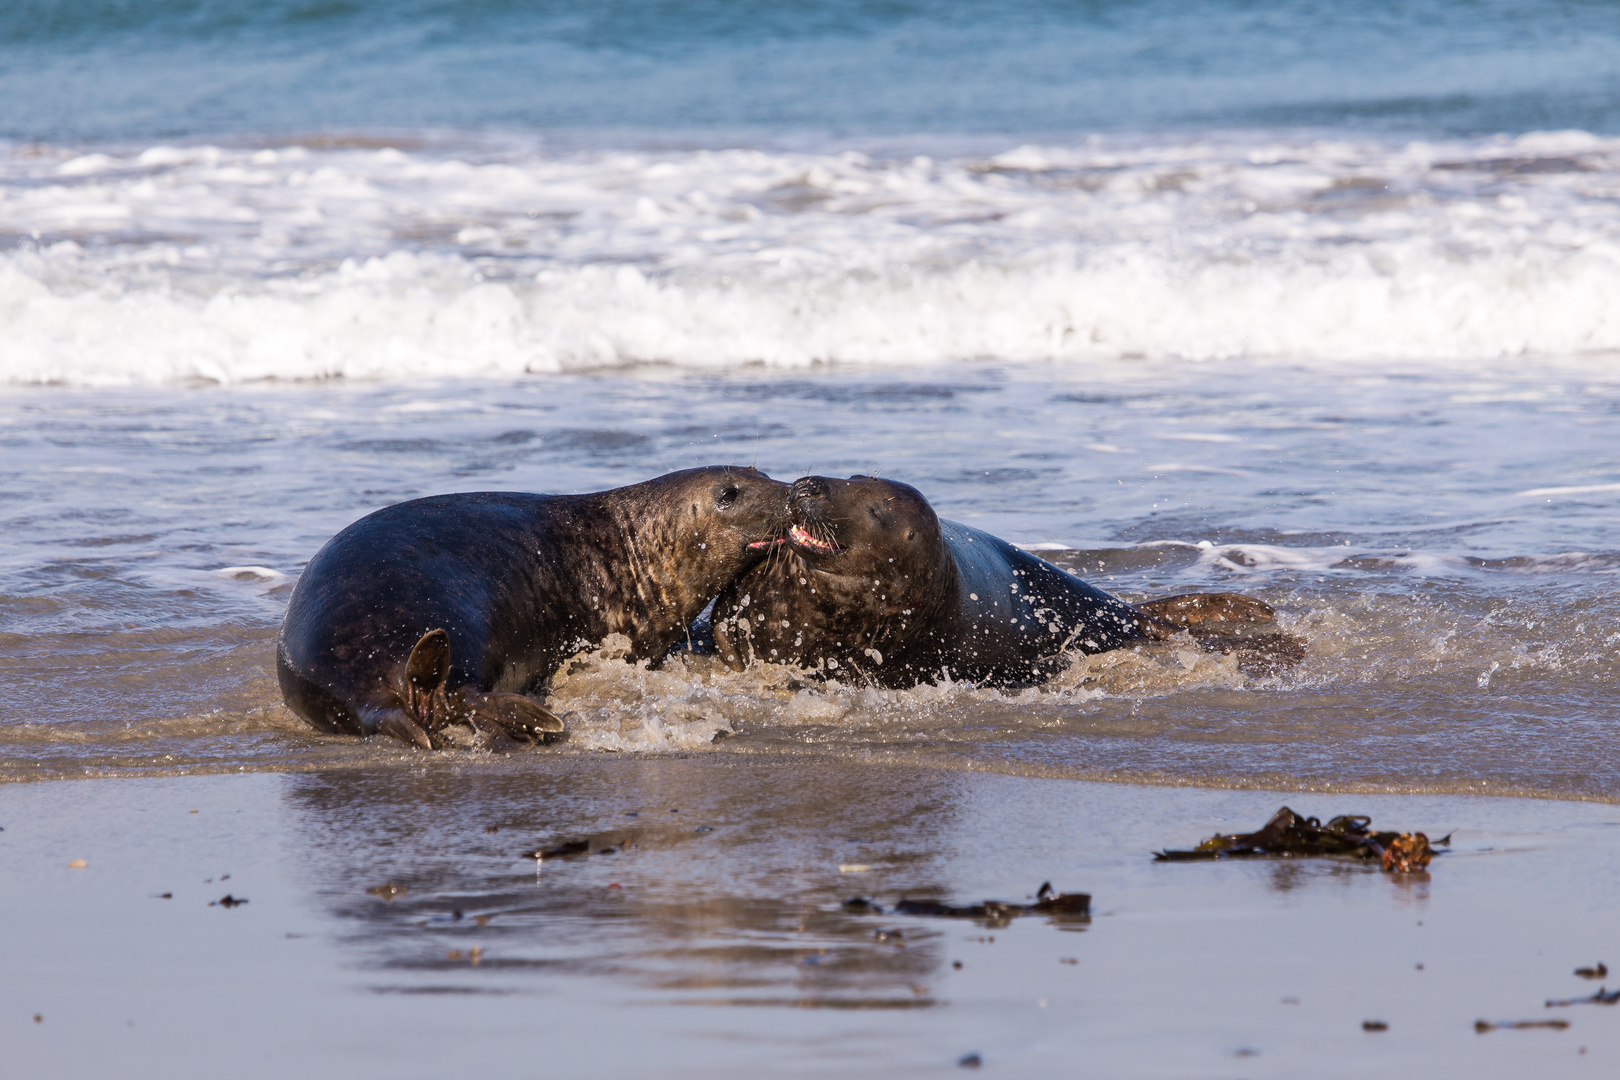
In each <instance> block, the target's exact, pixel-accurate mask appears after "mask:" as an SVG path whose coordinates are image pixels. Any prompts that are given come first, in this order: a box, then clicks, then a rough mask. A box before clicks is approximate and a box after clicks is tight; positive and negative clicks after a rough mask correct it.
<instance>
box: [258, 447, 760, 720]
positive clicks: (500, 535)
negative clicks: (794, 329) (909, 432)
mask: <svg viewBox="0 0 1620 1080" xmlns="http://www.w3.org/2000/svg"><path fill="white" fill-rule="evenodd" d="M787 490H788V488H787V485H786V484H783V483H781V482H779V481H776V480H772V479H771V478H770V477H768V476H766V475H765V474H764V473H761V472H759V471H757V470H755V469H750V468H732V467H720V466H716V467H712V468H702V469H687V470H685V471H683V472H675V473H670V474H669V475H667V476H661V477H658V478H657V479H656V480H649V481H647V482H646V483H642V484H633V485H631V486H629V487H622V488H615V489H613V490H611V491H602V492H597V493H594V494H590V495H529V494H521V493H502V492H479V493H475V494H464V495H437V496H434V497H432V498H426V499H414V500H412V501H410V502H404V503H399V504H398V505H395V506H390V507H387V508H385V509H382V510H378V511H377V512H376V513H374V514H371V515H369V516H367V517H364V518H362V519H360V520H359V521H357V522H355V523H354V524H353V525H350V526H349V527H348V528H346V529H344V530H343V531H342V532H340V533H338V534H337V535H336V536H335V537H333V538H332V539H331V540H330V541H328V542H327V544H326V545H325V546H324V547H322V548H321V550H320V551H319V552H317V553H316V555H315V557H314V558H313V559H311V560H310V562H309V565H308V566H307V567H306V568H305V569H304V573H303V576H302V577H301V578H300V579H299V581H298V586H297V588H296V589H294V590H293V595H292V600H291V602H290V603H289V604H288V606H287V614H286V617H285V619H284V620H283V621H282V626H281V638H280V641H279V643H278V647H277V650H276V669H277V673H278V674H279V676H280V679H281V690H282V694H283V695H284V696H285V698H286V701H287V704H288V705H289V706H290V707H291V708H292V709H293V711H294V712H296V713H298V715H300V716H302V717H303V718H304V719H305V720H308V721H309V722H310V723H311V724H313V725H314V726H315V727H317V728H319V729H321V730H322V731H328V732H333V733H338V734H347V735H373V734H379V733H380V734H384V735H390V736H392V737H394V738H396V739H399V740H401V741H403V742H407V743H412V744H414V745H416V746H420V747H423V748H424V749H429V748H433V747H435V746H441V745H445V744H446V743H447V742H450V741H452V740H451V739H450V738H449V737H448V734H449V733H447V729H449V728H451V727H452V726H458V727H459V726H465V727H468V728H471V729H472V732H473V740H474V742H475V744H476V745H483V746H486V747H490V748H504V747H506V746H508V745H510V742H511V740H519V741H533V740H534V739H536V738H539V737H540V736H541V735H542V734H543V733H545V732H555V731H561V730H562V726H563V725H562V722H561V721H560V720H558V719H557V718H556V717H555V716H553V715H552V714H551V713H550V712H548V711H547V710H546V709H545V708H544V707H542V706H541V705H540V703H539V702H538V701H536V700H535V699H534V697H533V696H531V695H536V694H539V693H541V692H542V691H543V690H544V688H545V686H546V684H547V683H548V681H549V680H550V678H551V676H552V674H553V673H554V672H555V671H556V670H557V667H558V665H559V664H560V663H561V662H562V661H563V660H565V659H566V658H567V657H568V656H570V655H571V654H573V653H575V652H577V651H578V650H579V649H581V648H583V647H588V646H589V645H592V644H596V643H599V642H601V641H602V640H603V639H604V638H606V637H607V635H609V634H623V635H625V636H626V637H628V638H629V639H630V642H631V653H630V657H631V658H632V659H644V658H657V657H662V656H663V655H664V654H665V653H666V652H668V651H669V648H670V646H671V645H672V644H673V643H674V642H675V640H676V639H677V638H678V637H679V636H680V635H682V634H683V633H684V632H685V631H686V628H687V626H688V624H689V623H691V622H692V620H693V619H694V618H695V617H696V616H697V615H698V614H699V612H701V611H702V610H703V608H704V606H705V605H706V604H707V603H708V602H709V600H710V599H711V598H712V597H713V596H714V595H715V594H716V593H718V592H719V591H720V590H721V589H722V588H724V587H725V585H726V584H728V583H729V582H730V581H732V580H733V579H734V578H736V577H737V575H738V574H741V573H743V572H745V571H747V570H748V569H750V568H751V567H752V566H753V565H754V564H755V563H756V562H758V561H760V560H761V559H762V558H764V556H765V554H766V553H767V552H768V551H769V550H770V549H771V548H772V547H773V546H775V545H776V544H778V543H779V542H780V538H781V537H782V534H783V531H784V530H785V529H786V527H787V524H788V523H787V520H786V497H787Z"/></svg>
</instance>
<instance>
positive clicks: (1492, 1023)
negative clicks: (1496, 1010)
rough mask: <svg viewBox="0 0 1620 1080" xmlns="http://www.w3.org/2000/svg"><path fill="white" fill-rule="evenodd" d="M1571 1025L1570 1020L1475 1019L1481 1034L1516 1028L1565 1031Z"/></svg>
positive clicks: (1475, 1026)
mask: <svg viewBox="0 0 1620 1080" xmlns="http://www.w3.org/2000/svg"><path fill="white" fill-rule="evenodd" d="M1567 1027H1569V1021H1568V1020H1475V1021H1474V1030H1475V1031H1477V1032H1479V1033H1480V1034H1481V1035H1483V1034H1485V1033H1486V1032H1487V1031H1510V1030H1512V1029H1514V1028H1552V1029H1553V1030H1554V1031H1563V1030H1564V1029H1565V1028H1567Z"/></svg>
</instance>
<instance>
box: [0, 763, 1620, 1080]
mask: <svg viewBox="0 0 1620 1080" xmlns="http://www.w3.org/2000/svg"><path fill="white" fill-rule="evenodd" d="M1285 803H1286V804H1287V805H1290V806H1292V807H1294V808H1295V809H1296V810H1299V811H1300V812H1302V813H1307V814H1316V815H1319V816H1322V817H1324V818H1325V817H1326V816H1328V815H1330V814H1334V813H1343V812H1361V813H1366V814H1369V815H1371V816H1372V817H1373V820H1374V823H1375V825H1379V824H1382V825H1386V826H1387V825H1395V826H1399V827H1405V828H1413V829H1423V830H1426V831H1427V832H1428V833H1429V834H1430V835H1431V836H1434V837H1438V836H1440V835H1443V834H1445V833H1448V832H1450V833H1452V834H1453V841H1452V845H1451V848H1450V851H1449V853H1448V854H1445V855H1443V856H1441V857H1440V858H1438V859H1437V860H1436V861H1435V862H1434V864H1433V865H1432V867H1431V869H1430V871H1429V872H1428V873H1422V874H1412V875H1390V874H1385V873H1382V872H1380V871H1378V870H1377V869H1373V868H1369V867H1367V866H1363V865H1360V864H1348V863H1344V862H1341V861H1335V860H1310V859H1295V860H1285V861H1247V862H1219V863H1199V864H1162V863H1154V862H1153V861H1152V860H1151V858H1150V857H1149V854H1148V853H1149V851H1150V850H1152V849H1156V848H1159V847H1161V846H1163V845H1167V844H1168V845H1173V846H1176V845H1179V846H1187V845H1190V844H1191V843H1193V842H1194V841H1196V840H1199V839H1202V838H1203V837H1204V836H1206V835H1208V834H1210V833H1211V832H1214V831H1216V830H1217V829H1219V830H1221V831H1226V830H1247V829H1252V828H1255V827H1258V825H1259V824H1260V823H1261V822H1263V821H1264V819H1265V818H1266V817H1267V816H1268V815H1269V814H1270V813H1271V812H1272V811H1273V810H1275V809H1276V808H1277V807H1278V806H1280V805H1283V804H1285ZM676 811H678V813H677V812H676ZM0 825H3V826H4V829H5V832H4V833H3V834H0V863H3V871H0V897H3V901H0V902H3V905H4V910H5V911H6V913H7V916H8V918H7V920H6V921H7V924H8V925H9V926H10V927H11V929H10V930H9V931H8V932H7V933H6V934H5V935H4V936H3V937H0V964H3V966H4V970H5V971H6V972H7V978H6V980H5V982H4V987H3V989H0V998H3V1000H4V1007H3V1009H0V1015H3V1016H4V1017H5V1020H4V1024H5V1026H6V1028H7V1030H8V1032H9V1034H7V1036H6V1038H5V1043H6V1046H7V1048H8V1049H7V1057H8V1071H9V1072H10V1075H14V1076H19V1077H36V1076H37V1077H45V1076H58V1075H96V1074H101V1073H104V1072H107V1071H112V1070H116V1071H118V1072H119V1073H120V1074H123V1075H133V1076H160V1075H161V1076H173V1075H201V1074H204V1073H214V1072H224V1073H229V1074H230V1075H233V1076H243V1077H250V1076H279V1075H286V1074H287V1073H288V1072H289V1071H303V1072H306V1073H310V1074H313V1075H332V1074H335V1073H338V1072H342V1073H343V1074H345V1075H355V1076H377V1077H383V1076H388V1077H401V1076H405V1077H410V1076H424V1077H426V1076H440V1075H444V1074H446V1073H447V1072H464V1071H468V1072H470V1071H475V1070H476V1071H479V1072H481V1073H484V1074H486V1075H494V1076H520V1075H523V1076H527V1075H545V1076H607V1075H625V1074H627V1073H629V1072H631V1071H635V1072H640V1073H650V1074H652V1075H659V1076H694V1077H696V1076H738V1077H742V1076H757V1075H760V1074H761V1073H765V1072H769V1073H771V1074H772V1075H805V1076H832V1075H869V1076H878V1075H919V1076H929V1075H944V1074H947V1073H953V1072H955V1071H958V1070H963V1069H967V1068H972V1067H973V1066H972V1065H971V1064H969V1065H966V1066H963V1065H961V1064H959V1063H960V1062H961V1061H962V1060H963V1059H964V1058H968V1060H969V1061H970V1062H971V1060H972V1059H971V1058H970V1057H969V1055H978V1060H979V1062H981V1067H982V1069H983V1070H984V1071H986V1073H990V1074H995V1075H1009V1076H1012V1075H1016V1076H1054V1075H1070V1074H1073V1073H1075V1072H1085V1073H1090V1074H1101V1075H1111V1076H1125V1075H1129V1076H1141V1077H1161V1076H1162V1077H1177V1076H1220V1077H1284V1076H1315V1077H1322V1076H1346V1077H1349V1076H1366V1075H1371V1074H1375V1073H1395V1074H1403V1073H1416V1074H1421V1075H1430V1076H1469V1077H1523V1076H1530V1075H1534V1076H1547V1077H1554V1076H1594V1077H1595V1076H1604V1075H1608V1074H1609V1073H1610V1072H1611V1071H1612V1070H1613V1068H1614V1066H1615V1062H1616V1060H1617V1055H1620V1009H1615V1008H1613V1007H1606V1006H1603V1005H1590V1004H1583V1005H1573V1006H1569V1007H1563V1008H1548V1007H1547V1006H1546V1005H1545V1002H1546V1001H1547V1000H1548V999H1553V998H1570V997H1577V996H1585V995H1590V994H1591V993H1592V992H1593V991H1595V990H1596V989H1597V987H1598V983H1596V982H1592V981H1589V980H1584V979H1581V978H1577V977H1575V976H1574V975H1573V974H1572V972H1573V970H1574V969H1575V968H1577V967H1583V966H1590V965H1592V964H1595V963H1596V962H1598V961H1600V960H1605V959H1607V960H1609V961H1613V960H1614V959H1615V958H1614V956H1612V955H1609V953H1611V952H1612V951H1613V950H1612V946H1613V944H1614V943H1615V941H1617V940H1620V914H1616V910H1615V908H1614V906H1613V904H1612V902H1611V898H1612V896H1613V894H1614V889H1615V885H1616V870H1615V866H1616V843H1617V841H1616V837H1617V836H1620V833H1617V831H1616V827H1617V826H1620V811H1617V810H1616V808H1615V807H1614V806H1612V805H1609V804H1603V803H1589V802H1553V801H1541V800H1521V799H1491V798H1478V797H1463V796H1371V795H1356V796H1345V795H1323V794H1313V793H1306V792H1297V791H1294V792H1265V791H1222V790H1209V789H1196V788H1179V787H1146V786H1139V785H1125V784H1097V783H1083V782H1074V781H1063V780H1046V779H1028V778H1020V777H1012V776H1004V775H996V774H993V773H986V772H958V771H950V770H943V769H936V770H930V769H914V768H906V767H884V766H869V767H864V768H858V769H853V770H851V769H849V768H847V767H841V766H840V767H830V766H828V765H827V764H825V763H817V762H814V761H809V760H795V759H794V758H791V757H777V756H770V757H765V758H761V759H757V760H748V759H742V758H739V757H735V756H733V757H721V756H718V755H711V756H707V757H703V756H697V757H664V758H656V759H648V758H635V757H630V758H619V757H614V756H609V755H597V756H594V757H589V758H579V759H573V760H557V759H552V760H546V759H543V758H531V759H528V760H521V761H504V762H490V761H487V760H486V761H483V762H469V761H463V762H457V763H447V762H442V761H434V762H428V763H425V764H424V765H422V766H419V767H409V768H393V767H390V768H371V769H364V768H360V769H343V770H336V771H327V772H316V773H309V774H276V773H269V774H249V775H234V776H204V777H181V778H163V779H133V780H111V781H88V782H85V781H63V782H49V783H35V784H10V785H6V786H4V787H3V788H0ZM580 839H584V840H588V841H590V842H591V844H592V846H593V848H595V849H596V850H597V851H600V850H601V849H602V848H605V847H612V848H615V849H616V850H615V851H614V852H613V853H612V854H606V853H600V854H591V855H588V856H579V857H574V858H564V859H557V860H547V861H545V862H544V863H543V864H537V863H536V861H535V860H534V859H532V858H529V857H526V855H525V853H526V852H528V851H531V850H534V849H535V848H536V847H546V846H553V845H557V844H560V843H564V842H568V841H573V840H580ZM76 860H83V861H84V863H85V865H84V866H83V867H74V866H73V865H72V864H73V863H74V862H75V861H76ZM537 865H538V867H539V868H538V871H537ZM227 875H228V876H227ZM1048 880H1049V881H1051V882H1052V883H1053V884H1054V886H1055V887H1057V888H1059V889H1061V890H1064V891H1071V892H1072V891H1084V892H1089V893H1090V894H1092V896H1093V915H1092V918H1091V919H1090V920H1089V921H1088V922H1080V923H1072V922H1071V923H1064V922H1061V921H1053V920H1049V919H1046V918H1042V917H1035V916H1030V917H1023V918H1019V919H1017V920H1015V921H1012V922H1010V923H1005V924H1001V925H995V924H987V923H986V922H985V921H983V920H979V921H974V920H958V919H938V918H923V917H914V916H911V917H908V916H894V915H874V914H864V913H856V912H851V911H848V910H846V909H845V908H844V907H843V906H842V905H843V902H844V901H846V900H848V899H849V898H851V897H853V896H857V895H859V896H864V897H868V898H870V899H872V900H874V901H876V902H877V903H878V904H879V905H881V906H888V905H891V904H892V903H893V902H894V901H895V900H897V899H899V898H901V897H910V898H935V899H941V900H946V901H949V902H952V903H956V904H965V903H970V902H977V901H982V900H984V899H1003V900H1011V901H1027V900H1028V899H1029V898H1030V896H1031V895H1032V894H1033V893H1034V891H1035V889H1036V888H1037V886H1039V885H1040V884H1041V883H1042V882H1044V881H1048ZM390 884H391V885H394V886H396V887H398V889H399V891H398V894H397V895H396V896H394V898H393V899H386V898H382V897H379V896H377V895H374V894H372V893H370V892H368V890H377V889H378V887H379V886H384V885H390ZM164 894H170V895H168V896H165V895H164ZM227 895H229V896H231V897H232V898H233V899H242V900H245V901H247V902H246V903H244V904H241V905H240V906H232V907H221V906H219V904H218V901H220V900H221V899H222V898H223V897H225V896H227ZM475 950H476V951H475ZM1610 981H1611V982H1612V981H1614V980H1613V979H1611V980H1610ZM36 1014H37V1015H38V1019H37V1020H36V1019H35V1016H36ZM1549 1019H1562V1020H1567V1021H1568V1022H1569V1027H1568V1028H1567V1029H1564V1030H1556V1029H1530V1030H1511V1029H1508V1030H1503V1029H1498V1030H1493V1031H1489V1032H1485V1033H1479V1032H1477V1031H1476V1028H1475V1024H1476V1022H1477V1021H1480V1020H1485V1021H1490V1022H1505V1021H1524V1020H1531V1021H1544V1020H1549ZM1367 1021H1381V1022H1383V1023H1385V1024H1387V1025H1388V1030H1384V1031H1368V1030H1365V1029H1364V1026H1363V1025H1364V1023H1365V1022H1367Z"/></svg>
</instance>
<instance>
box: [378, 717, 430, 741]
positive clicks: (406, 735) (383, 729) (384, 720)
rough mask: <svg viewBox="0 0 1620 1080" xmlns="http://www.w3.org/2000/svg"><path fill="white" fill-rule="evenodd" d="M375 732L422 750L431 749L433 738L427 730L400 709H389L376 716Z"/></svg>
mask: <svg viewBox="0 0 1620 1080" xmlns="http://www.w3.org/2000/svg"><path fill="white" fill-rule="evenodd" d="M376 732H377V734H379V735H386V736H388V737H389V738H390V739H398V740H399V741H400V742H402V743H406V744H408V745H410V746H416V747H420V748H421V749H423V750H432V749H433V740H432V739H431V738H429V736H428V733H427V731H426V730H424V729H423V727H422V725H420V724H418V723H417V722H416V721H415V720H412V719H411V718H410V717H408V716H406V715H405V713H404V712H403V711H402V710H400V709H389V710H387V711H386V712H384V713H383V714H382V715H381V716H380V717H378V719H377V725H376Z"/></svg>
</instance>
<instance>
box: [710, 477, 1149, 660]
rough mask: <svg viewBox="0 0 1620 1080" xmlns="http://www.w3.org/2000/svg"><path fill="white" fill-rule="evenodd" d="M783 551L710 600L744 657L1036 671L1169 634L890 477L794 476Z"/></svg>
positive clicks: (724, 650)
mask: <svg viewBox="0 0 1620 1080" xmlns="http://www.w3.org/2000/svg"><path fill="white" fill-rule="evenodd" d="M790 513H791V515H792V518H793V524H792V525H791V527H790V528H789V530H788V533H787V544H786V545H785V549H784V550H785V552H786V554H785V555H784V556H782V557H773V558H772V559H771V560H769V561H768V562H765V563H762V564H761V565H760V566H759V567H756V568H755V569H754V570H752V571H751V572H749V573H748V574H745V575H744V576H742V577H740V578H738V579H737V581H735V582H734V583H733V584H732V585H731V586H729V587H728V588H727V589H726V590H725V591H724V592H723V593H721V595H720V596H719V598H718V599H717V600H716V601H715V611H714V616H713V623H714V632H715V643H716V646H717V647H718V649H719V652H720V655H721V657H722V658H723V659H724V660H725V661H726V662H727V663H728V664H730V665H732V666H742V665H744V664H746V663H747V662H748V661H749V660H750V659H760V660H769V661H775V662H780V663H791V664H797V665H799V666H801V667H806V668H822V669H833V670H837V669H838V668H840V667H847V668H852V669H854V672H855V673H856V674H857V676H858V677H864V678H866V679H867V680H869V681H871V682H873V683H876V684H878V685H880V686H888V687H895V688H899V687H907V686H914V685H916V684H917V683H919V682H938V681H941V680H946V679H951V680H967V681H972V682H978V683H983V684H988V685H997V686H1022V685H1030V684H1033V683H1037V682H1040V681H1042V680H1044V679H1046V678H1048V677H1050V676H1051V675H1053V674H1055V673H1056V672H1057V671H1059V670H1061V669H1062V668H1063V667H1064V666H1065V665H1066V664H1067V662H1068V661H1067V659H1066V655H1067V654H1068V653H1070V652H1071V651H1080V652H1085V653H1095V652H1102V651H1104V650H1107V649H1115V648H1118V647H1119V646H1121V645H1124V644H1126V643H1128V642H1131V641H1136V640H1140V639H1143V638H1149V637H1160V636H1167V633H1166V631H1167V630H1168V628H1167V627H1166V625H1165V624H1164V623H1162V622H1161V621H1160V620H1159V619H1157V618H1155V617H1153V616H1150V615H1146V614H1144V613H1143V612H1140V611H1137V610H1136V609H1135V608H1133V607H1131V606H1130V605H1129V604H1126V603H1125V602H1124V601H1122V600H1119V599H1116V598H1115V597H1112V596H1110V595H1108V594H1107V593H1105V592H1103V591H1102V590H1101V589H1097V588H1095V587H1093V586H1091V585H1088V584H1086V583H1085V582H1084V581H1081V580H1080V579H1079V578H1077V577H1075V576H1074V575H1073V574H1070V573H1068V572H1067V571H1065V570H1062V569H1060V568H1058V567H1056V566H1053V565H1052V564H1051V563H1048V562H1046V561H1045V560H1043V559H1039V558H1037V557H1036V556H1034V555H1031V554H1029V553H1028V552H1026V551H1021V550H1020V549H1018V548H1016V547H1014V546H1013V545H1011V544H1009V543H1007V542H1006V541H1004V540H1001V539H998V538H997V537H994V536H992V535H990V534H989V533H986V532H983V531H981V530H979V529H973V528H969V527H968V526H966V525H959V524H957V523H955V522H951V521H942V520H941V519H940V518H939V517H938V515H936V514H935V513H934V510H933V508H932V507H930V506H929V505H928V501H927V500H926V499H924V498H923V496H922V494H921V493H920V492H918V491H917V490H916V489H915V488H912V487H910V486H908V485H906V484H901V483H898V482H896V481H892V480H882V479H878V478H875V477H868V476H852V477H850V478H849V479H848V480H837V479H832V478H828V477H820V476H810V477H804V478H802V479H800V480H797V481H795V482H794V484H793V488H792V494H791V498H790Z"/></svg>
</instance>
